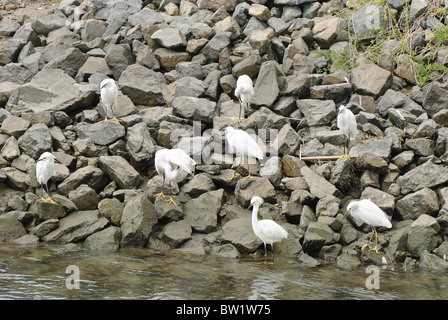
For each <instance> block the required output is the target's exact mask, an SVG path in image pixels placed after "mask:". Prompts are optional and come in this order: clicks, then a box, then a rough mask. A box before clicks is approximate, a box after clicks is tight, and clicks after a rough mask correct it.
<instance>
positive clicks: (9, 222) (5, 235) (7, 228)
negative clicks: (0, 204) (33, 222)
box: [0, 215, 27, 242]
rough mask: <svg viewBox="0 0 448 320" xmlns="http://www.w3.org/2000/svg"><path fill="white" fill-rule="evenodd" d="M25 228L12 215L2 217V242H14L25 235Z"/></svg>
mask: <svg viewBox="0 0 448 320" xmlns="http://www.w3.org/2000/svg"><path fill="white" fill-rule="evenodd" d="M26 233H27V232H26V230H25V227H24V226H23V225H22V224H21V223H20V221H19V220H17V219H16V218H14V217H13V216H11V215H1V216H0V241H3V242H5V241H12V240H15V239H18V238H20V237H21V236H23V235H25V234H26Z"/></svg>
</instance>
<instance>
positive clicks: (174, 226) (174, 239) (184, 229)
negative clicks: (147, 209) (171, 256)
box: [161, 220, 192, 248]
mask: <svg viewBox="0 0 448 320" xmlns="http://www.w3.org/2000/svg"><path fill="white" fill-rule="evenodd" d="M191 231H192V230H191V227H190V225H189V224H188V222H186V221H185V220H180V221H171V222H169V223H168V224H166V225H165V226H164V227H163V230H162V235H161V239H162V240H163V241H164V242H165V243H167V244H169V246H170V247H171V248H177V247H179V246H180V245H182V244H183V243H184V242H185V241H187V240H189V239H191Z"/></svg>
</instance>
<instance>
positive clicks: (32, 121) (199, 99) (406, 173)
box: [0, 0, 448, 270]
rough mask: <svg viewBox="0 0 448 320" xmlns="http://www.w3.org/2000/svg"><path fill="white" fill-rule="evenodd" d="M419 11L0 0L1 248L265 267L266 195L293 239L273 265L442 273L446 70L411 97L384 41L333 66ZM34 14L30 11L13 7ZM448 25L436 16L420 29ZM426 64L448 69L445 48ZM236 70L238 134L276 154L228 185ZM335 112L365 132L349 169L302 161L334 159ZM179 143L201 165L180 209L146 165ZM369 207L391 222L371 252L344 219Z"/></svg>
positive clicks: (289, 0) (411, 80)
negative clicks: (43, 177)
mask: <svg viewBox="0 0 448 320" xmlns="http://www.w3.org/2000/svg"><path fill="white" fill-rule="evenodd" d="M423 2H424V3H425V4H426V6H424V5H423V4H422V3H423ZM423 2H422V1H411V4H410V6H409V7H408V6H405V2H403V1H395V0H390V1H389V0H388V1H387V4H388V8H389V9H390V10H389V11H387V12H385V11H384V10H385V9H384V7H383V6H381V5H377V4H374V3H366V4H365V5H364V6H362V7H360V8H359V10H354V11H353V12H354V13H353V14H351V15H350V16H349V17H348V18H347V19H344V18H341V17H340V16H338V14H337V13H338V12H340V11H343V10H344V9H346V8H350V4H349V3H346V2H345V1H338V0H331V1H329V2H318V1H303V0H271V1H268V0H258V1H255V0H250V1H237V0H230V1H228V0H225V1H224V0H197V1H187V0H168V1H166V0H164V1H142V0H131V1H126V2H122V1H116V0H108V1H99V0H90V1H82V2H81V1H80V0H62V1H52V2H48V3H46V4H43V3H40V2H38V1H31V3H28V2H21V1H16V2H14V1H13V2H10V1H7V2H2V3H0V9H1V14H2V21H1V22H0V35H1V37H2V38H1V47H0V106H1V109H0V125H1V126H0V130H1V133H0V150H1V152H0V168H1V169H0V190H1V192H0V211H1V213H0V241H10V242H14V243H20V244H24V245H35V244H38V243H40V242H44V243H78V242H83V243H84V246H85V247H86V248H88V249H90V250H119V248H121V247H145V248H149V249H153V250H158V251H165V250H177V251H181V252H185V253H189V254H198V255H205V254H213V255H217V256H221V257H223V258H239V257H241V256H242V255H247V254H251V255H255V256H257V257H260V256H261V255H262V254H263V249H262V247H263V246H261V244H262V243H261V241H260V240H259V239H257V238H256V236H255V235H254V234H253V232H252V227H251V220H250V211H249V210H248V209H246V208H247V206H248V205H249V201H250V198H251V197H252V196H254V195H258V196H260V197H262V198H263V199H264V201H265V204H264V205H263V206H262V207H261V209H260V216H262V217H264V218H268V219H273V220H275V221H277V222H278V223H280V224H281V225H282V226H283V227H284V228H285V229H286V230H287V231H288V233H289V235H288V238H287V239H285V240H283V241H282V242H281V243H277V244H275V246H274V247H275V252H276V255H283V256H286V257H290V258H294V259H297V260H300V261H302V262H303V263H307V264H310V265H319V264H320V263H323V262H324V261H336V263H337V265H338V266H340V267H341V268H345V269H350V268H353V267H356V266H358V265H360V264H363V263H374V264H383V263H392V262H398V263H403V264H404V265H405V266H409V267H411V266H419V267H423V268H428V269H429V270H447V269H448V262H447V261H446V260H445V258H446V255H447V254H448V238H447V237H448V215H447V213H448V203H447V200H448V168H447V166H446V161H447V155H448V153H447V142H448V128H447V123H448V122H447V115H448V87H447V85H446V83H445V82H443V80H444V79H445V78H444V77H443V74H440V73H439V75H440V77H438V80H439V81H435V80H434V81H430V82H429V83H428V84H426V85H425V86H423V87H420V86H417V85H416V83H417V80H416V78H415V75H413V74H410V73H409V72H405V71H409V68H406V63H407V61H408V60H405V59H401V60H400V59H395V56H394V55H393V49H391V47H387V46H384V47H383V48H382V50H381V51H380V52H379V54H381V57H382V58H381V60H380V61H381V63H372V61H370V60H369V59H366V58H364V57H362V56H360V57H359V59H357V61H356V64H353V65H352V66H351V68H350V69H348V70H346V69H344V68H342V69H338V68H337V65H336V63H335V61H336V60H337V57H341V56H344V54H346V53H348V52H350V46H351V44H352V42H351V40H350V39H351V38H352V37H353V33H354V32H355V31H356V35H357V36H358V37H361V38H367V39H369V37H372V32H373V34H374V33H375V30H380V29H381V28H385V27H387V23H388V22H387V21H383V20H384V17H385V16H386V17H387V14H390V12H392V13H393V14H394V15H395V16H400V15H403V13H406V12H409V14H410V19H411V21H414V20H417V19H419V17H420V16H422V15H424V13H425V10H427V9H428V8H429V7H430V6H431V5H435V2H430V1H428V2H425V1H423ZM27 6H28V7H31V8H33V9H34V10H31V11H29V12H32V13H33V16H31V15H28V14H24V13H23V12H22V11H20V9H21V8H25V7H27ZM33 6H34V7H33ZM38 8H40V9H41V10H39V9H38ZM372 12H373V16H372ZM372 17H373V18H372ZM431 17H432V16H431ZM376 18H378V19H377V20H375V19H376ZM432 18H433V17H432ZM386 20H387V19H386ZM431 23H432V24H431ZM444 23H446V21H443V20H437V19H436V20H434V19H430V17H429V16H428V17H427V18H426V20H424V27H421V30H420V29H419V30H417V31H418V32H421V33H422V34H425V35H427V34H428V33H429V32H431V31H432V32H434V30H437V27H439V28H442V27H444V26H445V25H444ZM422 25H423V24H422ZM353 30H355V31H353ZM418 32H417V33H418ZM423 41H424V40H423ZM395 47H396V46H395ZM436 53H437V56H436V59H437V60H436V61H438V62H439V63H440V65H441V66H443V64H444V63H445V62H444V61H445V60H444V58H443V57H444V55H446V54H447V53H448V51H447V49H444V48H443V47H442V48H440V50H438V51H437V52H436ZM335 54H336V56H335ZM397 61H398V62H397ZM400 61H401V62H400ZM242 74H247V75H249V76H250V77H251V78H252V79H253V80H254V84H255V96H254V99H253V101H252V105H251V110H250V117H251V118H252V119H254V120H255V121H254V122H247V123H245V124H243V125H241V127H242V128H243V129H245V130H253V132H255V133H256V134H257V135H258V136H259V137H260V138H262V140H263V142H265V144H266V151H267V152H268V154H269V158H268V161H267V162H265V163H262V166H259V165H258V164H257V165H251V172H252V171H253V172H252V174H254V175H255V176H254V178H253V179H241V178H240V177H238V178H235V179H232V180H231V181H230V180H229V179H228V176H229V175H231V174H232V173H234V170H235V169H236V165H232V163H233V161H232V159H231V158H229V155H227V154H223V153H224V152H223V151H224V150H225V142H224V135H223V131H224V130H223V129H224V128H225V127H226V126H228V125H234V122H235V121H236V120H237V118H238V111H239V103H238V101H237V99H236V98H235V96H234V90H235V86H236V79H237V77H238V76H240V75H242ZM432 76H434V73H433V74H432ZM436 76H437V75H436ZM105 78H113V79H115V80H116V82H117V85H118V87H119V91H120V93H119V98H118V108H117V109H116V110H114V113H115V115H116V116H117V118H119V119H120V120H121V122H120V123H116V122H113V121H109V122H100V120H102V119H103V118H104V109H103V107H102V105H101V102H100V99H99V83H100V82H101V81H102V80H103V79H105ZM341 104H344V105H347V107H348V108H350V109H351V110H352V111H353V112H354V114H355V116H356V119H357V123H358V136H357V138H356V140H354V141H351V142H350V155H351V156H352V158H351V159H341V160H338V161H319V160H317V161H316V160H315V161H309V160H306V157H320V156H338V155H342V154H343V144H344V140H345V136H344V135H343V134H342V133H341V132H340V131H339V130H338V129H337V128H336V116H337V108H338V107H339V106H340V105H341ZM235 126H237V125H235ZM173 147H181V148H183V149H186V151H188V152H189V153H190V155H191V156H192V157H194V158H195V160H197V159H198V160H199V161H197V162H198V164H197V165H196V172H195V175H194V177H190V176H189V177H187V176H185V177H182V178H183V179H180V181H179V182H178V186H176V188H175V189H176V190H175V191H176V196H174V197H173V198H174V199H175V201H176V203H178V204H179V205H178V206H173V205H169V204H168V203H166V202H165V199H164V198H154V197H153V194H155V193H157V192H160V190H161V187H162V179H161V177H159V176H158V175H157V173H156V172H155V169H154V154H155V152H156V151H157V150H159V149H160V148H173ZM45 151H51V152H52V153H53V154H54V156H55V157H56V159H57V161H58V162H57V163H56V175H55V176H54V177H53V178H52V180H51V184H50V193H51V196H52V198H53V200H55V201H56V204H52V203H45V202H42V201H39V199H40V192H41V190H40V186H39V185H38V183H37V180H36V178H35V160H36V159H38V158H39V156H40V154H41V153H43V152H45ZM241 169H242V170H243V171H246V172H247V169H246V168H245V167H244V166H242V168H241ZM365 198H370V199H371V200H372V201H373V202H375V203H376V204H377V205H378V206H379V207H380V208H381V209H382V210H383V211H384V212H385V213H386V214H387V215H388V217H389V218H391V221H392V225H393V226H392V229H390V230H386V229H384V230H382V229H381V228H379V229H378V231H379V239H378V241H379V244H378V245H379V247H378V248H379V254H376V253H375V252H368V251H367V250H364V252H361V250H360V249H361V246H362V245H363V244H364V243H366V241H368V240H369V237H370V226H367V225H363V224H361V223H360V222H359V221H356V220H354V219H352V218H351V217H348V218H344V219H342V216H343V214H344V213H345V208H346V206H347V204H348V203H349V202H350V201H351V200H353V199H365ZM259 248H261V249H260V250H257V249H259Z"/></svg>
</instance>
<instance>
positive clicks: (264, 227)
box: [249, 196, 288, 261]
mask: <svg viewBox="0 0 448 320" xmlns="http://www.w3.org/2000/svg"><path fill="white" fill-rule="evenodd" d="M262 204H263V199H262V198H261V197H259V196H253V197H252V199H251V200H250V206H249V208H250V207H253V209H252V229H253V230H254V233H255V235H256V236H257V237H258V238H260V239H261V241H263V244H264V257H265V261H266V260H267V251H266V244H270V245H271V249H272V261H274V243H275V242H280V241H282V240H283V239H285V238H286V237H287V236H288V232H287V231H286V230H285V229H283V227H281V226H280V225H279V224H278V223H277V222H275V221H273V220H267V219H264V220H258V218H257V214H258V210H259V209H260V206H261V205H262Z"/></svg>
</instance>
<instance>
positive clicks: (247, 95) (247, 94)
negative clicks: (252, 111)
mask: <svg viewBox="0 0 448 320" xmlns="http://www.w3.org/2000/svg"><path fill="white" fill-rule="evenodd" d="M253 95H254V86H253V83H252V79H251V78H250V77H249V76H248V75H245V74H243V75H241V76H239V77H238V80H237V81H236V89H235V96H236V97H237V98H238V99H239V100H240V113H239V114H238V121H237V122H236V123H241V122H246V121H253V119H251V118H250V117H247V119H246V120H241V109H243V117H244V116H245V115H246V113H247V112H248V111H249V107H250V102H251V100H252V96H253Z"/></svg>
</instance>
